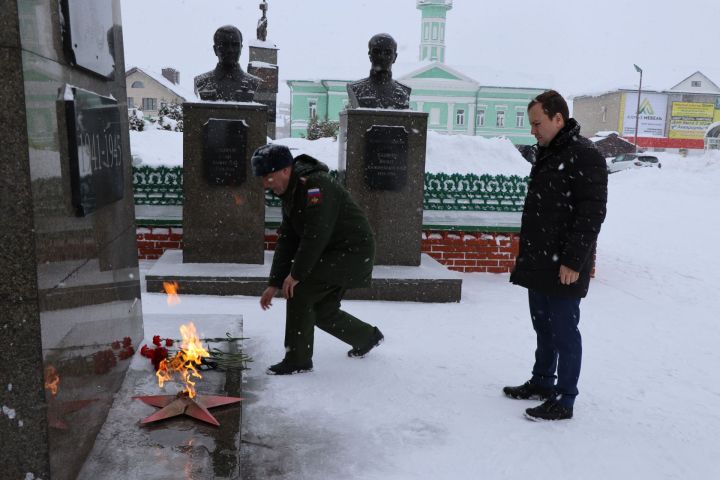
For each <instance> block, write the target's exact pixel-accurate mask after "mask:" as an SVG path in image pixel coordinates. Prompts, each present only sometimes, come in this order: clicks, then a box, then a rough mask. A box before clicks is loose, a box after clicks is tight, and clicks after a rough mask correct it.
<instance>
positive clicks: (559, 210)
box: [510, 118, 608, 298]
mask: <svg viewBox="0 0 720 480" xmlns="http://www.w3.org/2000/svg"><path fill="white" fill-rule="evenodd" d="M526 158H527V157H526ZM607 178H608V174H607V166H606V163H605V159H604V158H603V157H602V155H600V153H599V152H598V151H597V149H596V148H595V147H594V145H593V144H592V142H590V140H588V139H587V138H584V137H581V136H580V125H578V123H577V122H576V121H575V120H574V119H572V118H571V119H569V120H568V122H567V123H566V124H565V127H563V129H562V130H560V132H558V134H557V135H556V136H555V138H554V139H553V140H552V141H551V142H550V144H549V145H548V146H547V147H539V148H538V151H537V154H536V156H535V161H534V165H533V167H532V169H531V171H530V182H529V184H528V191H527V197H526V198H525V207H524V209H523V214H522V226H521V229H520V251H519V254H518V257H517V261H516V264H515V269H514V271H513V272H512V275H511V276H510V281H511V282H512V283H514V284H517V285H521V286H523V287H526V288H529V289H531V290H535V291H537V292H540V293H543V294H545V295H557V296H564V297H580V298H582V297H585V295H587V292H588V287H589V284H590V272H591V271H592V268H593V262H594V255H595V246H596V242H597V238H598V234H599V233H600V226H601V225H602V223H603V220H604V219H605V213H606V203H607ZM560 265H565V266H566V267H568V268H571V269H572V270H575V271H576V272H580V278H579V279H578V281H577V282H575V283H573V284H571V285H563V284H561V283H560V280H559V271H560Z"/></svg>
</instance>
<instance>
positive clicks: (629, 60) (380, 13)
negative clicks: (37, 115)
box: [121, 0, 720, 101]
mask: <svg viewBox="0 0 720 480" xmlns="http://www.w3.org/2000/svg"><path fill="white" fill-rule="evenodd" d="M259 3H260V1H259V0H121V6H122V18H123V28H124V39H125V64H126V67H128V68H129V67H131V66H141V67H142V66H144V67H146V68H151V69H153V70H155V71H157V72H159V71H160V69H161V68H162V67H163V66H172V67H174V68H176V69H178V70H180V75H181V85H182V86H183V87H185V88H187V89H190V90H192V77H194V76H195V75H198V74H200V73H203V72H206V71H208V70H211V69H212V68H214V66H215V63H216V61H217V59H216V58H215V56H214V54H213V51H212V35H213V33H214V32H215V30H216V29H217V28H218V27H219V26H222V25H226V24H233V25H235V26H237V27H238V28H239V29H240V30H241V31H242V32H243V36H244V40H245V46H244V47H243V52H242V55H241V58H240V63H241V65H242V66H243V68H246V67H247V63H248V51H247V44H248V42H249V41H251V40H254V39H255V27H256V25H257V20H258V18H259V17H260V15H261V12H260V10H259V8H258V4H259ZM268 3H269V7H270V8H269V11H268V20H269V26H268V40H269V41H272V42H273V43H275V44H276V45H277V47H278V48H279V49H280V51H279V60H278V64H279V67H280V80H281V82H282V85H281V86H280V95H279V99H280V101H288V100H289V90H288V88H287V86H286V84H285V83H284V82H285V80H288V79H320V78H330V79H343V80H356V79H359V78H362V77H365V76H367V74H368V70H369V61H368V58H367V41H368V39H369V38H370V37H371V36H372V35H374V34H375V33H379V32H387V33H390V34H391V35H392V36H393V37H395V39H396V40H397V42H398V61H397V64H396V65H395V76H396V78H397V77H399V76H400V75H401V74H402V73H406V72H409V71H411V70H412V69H413V68H412V67H413V64H414V63H415V62H417V61H418V46H419V43H420V11H419V10H417V9H416V3H417V2H416V0H268ZM453 3H454V5H453V9H452V10H450V11H449V12H448V17H447V33H446V48H447V49H446V63H447V64H448V65H450V66H452V67H454V68H457V69H459V70H460V71H461V72H463V73H465V74H467V75H468V76H470V77H472V78H474V79H475V80H476V81H478V82H479V83H480V84H483V85H499V86H517V87H523V86H529V87H539V88H555V89H557V90H559V91H560V92H561V93H563V94H565V95H567V96H570V95H581V94H592V93H600V92H602V91H606V90H612V89H615V88H637V83H638V74H637V72H635V69H634V68H633V64H634V63H635V64H638V65H639V66H641V67H642V68H643V70H644V72H643V90H644V89H645V88H646V87H647V88H649V89H656V90H662V89H668V88H670V87H672V86H673V85H675V84H677V83H679V82H680V81H681V80H683V79H684V78H686V77H687V76H689V75H690V74H692V73H694V72H695V71H697V70H700V71H701V72H703V73H704V74H706V75H707V76H709V77H710V79H711V80H713V81H714V82H715V83H716V84H718V85H720V57H719V56H718V46H720V27H719V26H718V25H719V23H718V22H719V21H720V0H683V1H680V2H676V1H673V2H671V1H670V0H604V1H597V2H591V1H585V0H574V1H568V0H546V1H545V2H538V1H537V0H502V1H497V2H487V1H482V0H455V1H454V2H453Z"/></svg>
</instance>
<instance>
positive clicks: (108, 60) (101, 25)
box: [60, 0, 115, 78]
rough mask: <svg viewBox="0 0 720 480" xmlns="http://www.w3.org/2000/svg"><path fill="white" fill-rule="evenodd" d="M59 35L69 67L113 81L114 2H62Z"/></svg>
mask: <svg viewBox="0 0 720 480" xmlns="http://www.w3.org/2000/svg"><path fill="white" fill-rule="evenodd" d="M60 8H61V12H62V15H63V20H64V21H63V22H62V29H63V30H62V34H63V40H64V44H65V51H66V53H67V56H68V60H69V62H70V64H72V65H77V66H79V67H82V68H84V69H86V70H89V71H91V72H94V73H97V74H98V75H102V76H103V77H106V78H112V76H113V73H114V71H115V42H114V39H113V38H114V37H113V36H114V31H113V26H114V22H113V3H112V2H110V1H107V0H104V1H102V0H101V1H98V0H62V1H61V2H60Z"/></svg>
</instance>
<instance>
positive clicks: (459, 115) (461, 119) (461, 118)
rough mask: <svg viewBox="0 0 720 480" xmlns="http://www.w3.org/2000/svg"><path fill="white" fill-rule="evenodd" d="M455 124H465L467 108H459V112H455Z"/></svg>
mask: <svg viewBox="0 0 720 480" xmlns="http://www.w3.org/2000/svg"><path fill="white" fill-rule="evenodd" d="M455 124H456V125H465V110H463V109H459V110H458V111H457V112H455Z"/></svg>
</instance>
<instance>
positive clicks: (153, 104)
mask: <svg viewBox="0 0 720 480" xmlns="http://www.w3.org/2000/svg"><path fill="white" fill-rule="evenodd" d="M142 109H143V110H157V99H156V98H143V99H142Z"/></svg>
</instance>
